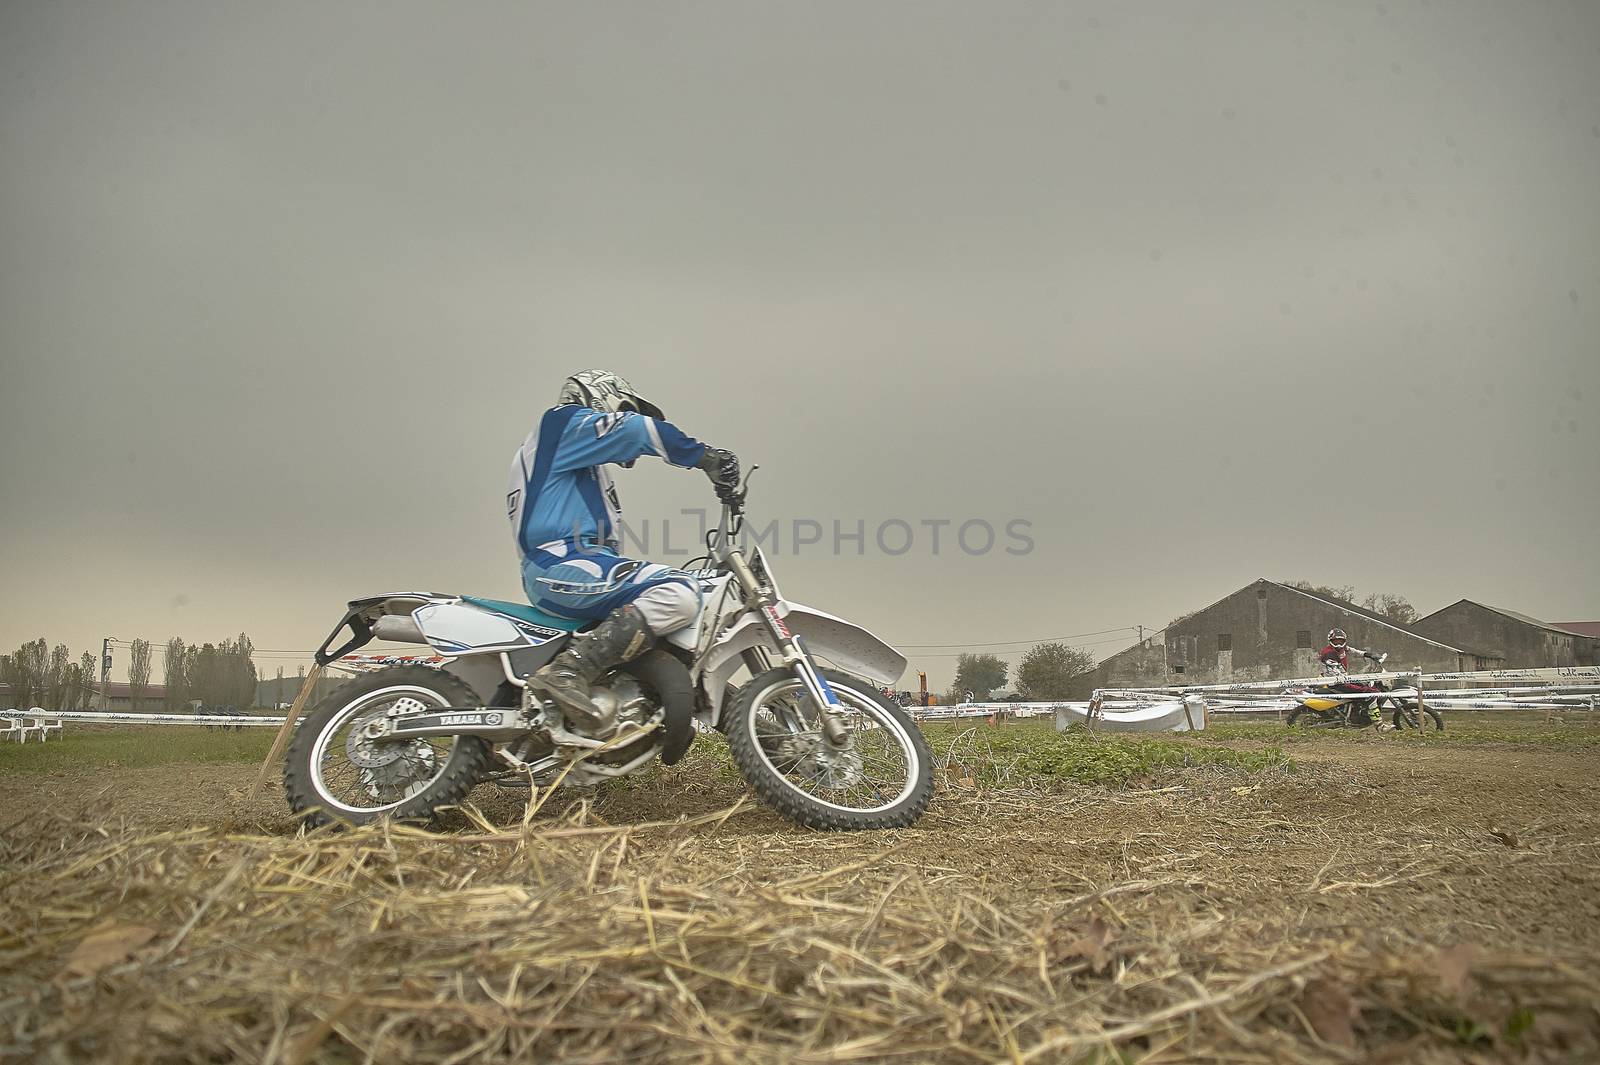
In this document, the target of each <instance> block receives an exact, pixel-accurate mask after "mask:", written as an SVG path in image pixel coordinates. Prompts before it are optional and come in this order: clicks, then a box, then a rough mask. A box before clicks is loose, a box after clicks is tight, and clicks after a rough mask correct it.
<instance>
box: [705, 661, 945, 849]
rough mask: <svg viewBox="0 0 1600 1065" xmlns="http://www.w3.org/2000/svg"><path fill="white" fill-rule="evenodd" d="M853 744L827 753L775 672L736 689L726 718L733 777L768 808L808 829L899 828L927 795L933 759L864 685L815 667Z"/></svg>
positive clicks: (792, 683) (798, 690)
mask: <svg viewBox="0 0 1600 1065" xmlns="http://www.w3.org/2000/svg"><path fill="white" fill-rule="evenodd" d="M818 672H820V673H821V674H822V676H823V677H824V678H826V679H827V682H828V685H829V686H830V687H831V688H832V689H833V692H834V694H835V695H836V696H838V698H839V704H840V711H841V713H842V715H843V719H844V723H845V725H846V727H847V728H848V729H849V731H850V742H849V743H848V744H847V745H846V746H844V747H843V748H838V749H835V748H832V747H830V746H829V744H828V743H827V741H826V740H825V739H824V738H823V735H822V722H821V715H820V714H819V713H818V711H817V708H816V707H815V706H814V705H813V704H812V702H811V698H810V695H809V694H808V693H807V691H806V688H805V686H804V685H803V684H802V683H801V682H800V680H799V678H798V677H796V676H795V675H794V673H792V672H791V671H790V670H788V669H773V670H769V671H767V672H766V673H763V674H761V675H760V676H758V677H755V678H754V679H752V680H751V681H750V682H749V683H748V684H746V685H745V686H744V687H743V688H741V689H740V691H739V697H738V699H736V700H735V701H734V704H733V707H732V710H731V717H730V718H729V719H728V721H727V735H728V748H729V750H730V751H731V752H732V754H733V760H734V763H735V764H736V765H738V767H739V772H740V773H742V774H743V775H744V778H745V780H747V781H749V783H750V786H751V787H753V788H754V789H755V790H756V794H758V795H760V796H761V798H762V799H763V800H764V801H765V802H766V803H767V804H768V805H769V806H771V807H772V808H773V809H775V810H777V811H778V812H779V813H781V814H783V815H784V816H785V817H787V818H789V819H790V820H791V821H794V822H795V823H797V824H801V825H805V826H806V827H807V828H820V829H834V830H845V831H852V830H855V831H859V830H863V829H874V828H904V827H905V826H907V825H909V824H912V823H913V822H915V821H916V820H917V819H918V818H919V817H921V816H922V815H923V813H924V812H926V811H927V809H928V803H929V802H930V801H932V798H933V758H932V755H931V754H930V753H929V751H928V741H927V740H926V739H924V738H923V736H922V732H921V731H920V730H919V729H918V728H917V725H916V722H914V721H912V720H911V717H910V715H908V714H907V713H906V712H905V711H904V710H902V709H900V707H898V706H896V705H895V704H894V703H893V702H891V701H890V700H889V699H888V697H887V696H885V695H883V694H882V693H881V692H879V691H877V690H876V689H874V688H873V687H872V686H871V685H870V684H867V683H865V682H863V681H860V680H856V679H855V678H853V677H850V676H849V675H847V674H844V673H840V672H838V671H836V670H831V669H824V670H819V671H818Z"/></svg>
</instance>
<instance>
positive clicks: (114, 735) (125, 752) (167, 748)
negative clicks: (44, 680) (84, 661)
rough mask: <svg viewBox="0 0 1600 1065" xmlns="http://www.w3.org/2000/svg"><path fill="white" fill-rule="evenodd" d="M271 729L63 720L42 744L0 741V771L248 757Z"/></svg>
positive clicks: (265, 743) (267, 743) (255, 758)
mask: <svg viewBox="0 0 1600 1065" xmlns="http://www.w3.org/2000/svg"><path fill="white" fill-rule="evenodd" d="M276 732H277V729H275V728H262V727H260V726H256V727H253V728H243V729H239V730H237V731H229V732H223V731H220V730H212V731H208V730H207V729H206V728H205V727H204V726H202V725H167V726H163V725H137V726H132V727H128V728H103V727H93V728H87V727H83V726H79V727H77V728H74V727H73V725H72V723H71V722H69V723H68V724H67V726H66V727H65V728H64V729H62V730H61V731H60V732H58V733H56V734H54V735H52V736H51V737H50V739H49V740H48V741H47V742H45V743H40V742H39V741H38V740H37V739H36V738H30V739H29V741H28V742H27V743H4V742H0V772H5V773H51V772H56V771H59V770H63V769H93V768H117V767H123V768H135V767H139V766H152V765H184V764H206V763H222V764H229V763H237V762H254V763H256V764H260V762H261V760H262V759H263V758H265V757H266V756H267V749H268V748H270V747H271V746H272V737H273V735H274V734H275V733H276Z"/></svg>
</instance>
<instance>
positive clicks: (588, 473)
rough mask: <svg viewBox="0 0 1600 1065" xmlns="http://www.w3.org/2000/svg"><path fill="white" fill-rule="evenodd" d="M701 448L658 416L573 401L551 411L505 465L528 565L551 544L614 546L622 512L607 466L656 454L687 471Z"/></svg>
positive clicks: (515, 527) (515, 531)
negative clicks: (607, 411) (609, 411)
mask: <svg viewBox="0 0 1600 1065" xmlns="http://www.w3.org/2000/svg"><path fill="white" fill-rule="evenodd" d="M705 450H706V446H705V445H704V444H702V443H701V442H700V441H698V440H696V439H694V438H693V437H691V436H689V435H688V434H687V433H685V432H683V430H681V429H679V428H678V427H677V426H675V425H673V424H672V423H671V422H668V421H663V420H661V419H659V418H651V417H649V416H647V415H644V414H633V413H628V412H624V413H620V414H602V413H600V412H598V411H592V410H590V409H589V408H587V407H580V406H577V405H576V404H565V405H563V406H559V407H552V408H550V410H548V411H546V412H545V414H544V416H543V417H542V418H540V419H539V424H538V425H536V426H535V427H534V430H533V432H531V433H529V434H528V438H527V439H526V440H524V441H523V443H522V447H520V448H519V449H517V453H516V455H515V456H514V457H513V458H512V460H511V473H510V484H509V485H508V487H507V493H506V514H507V517H509V518H510V519H511V532H512V535H513V536H515V537H516V540H517V552H518V554H519V555H520V556H521V557H522V558H523V559H524V560H526V559H529V558H531V557H533V556H534V554H535V553H536V552H539V550H540V548H541V547H542V546H544V545H551V544H556V543H564V544H567V545H569V546H577V545H591V546H593V545H606V544H615V543H616V541H617V535H618V534H617V529H618V523H619V522H620V520H621V517H622V508H621V506H620V504H619V503H618V501H617V490H616V486H615V485H613V484H612V483H611V475H610V474H609V473H608V472H607V471H606V469H605V467H606V465H608V464H610V463H622V464H625V465H631V464H632V463H633V462H634V460H636V459H638V458H639V457H641V456H643V455H656V456H658V457H660V458H663V459H665V460H666V461H667V462H669V463H671V464H672V465H674V466H682V467H684V468H686V469H687V468H693V467H694V466H696V465H697V464H698V463H699V462H700V459H701V457H702V456H703V455H704V454H705Z"/></svg>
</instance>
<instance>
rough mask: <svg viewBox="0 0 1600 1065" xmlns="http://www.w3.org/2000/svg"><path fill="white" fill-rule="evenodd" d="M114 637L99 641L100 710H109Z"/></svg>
mask: <svg viewBox="0 0 1600 1065" xmlns="http://www.w3.org/2000/svg"><path fill="white" fill-rule="evenodd" d="M114 639H116V637H115V636H107V637H106V638H105V639H103V640H101V641H100V709H101V710H106V711H109V710H110V709H111V641H112V640H114Z"/></svg>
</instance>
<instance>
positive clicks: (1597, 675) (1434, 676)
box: [1422, 665, 1600, 684]
mask: <svg viewBox="0 0 1600 1065" xmlns="http://www.w3.org/2000/svg"><path fill="white" fill-rule="evenodd" d="M1451 680H1458V681H1461V680H1464V681H1541V680H1542V681H1570V680H1578V681H1579V683H1590V684H1594V683H1600V665H1557V667H1552V668H1544V670H1467V672H1466V673H1424V675H1422V683H1434V681H1451Z"/></svg>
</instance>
